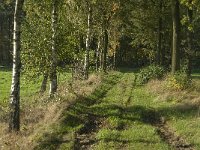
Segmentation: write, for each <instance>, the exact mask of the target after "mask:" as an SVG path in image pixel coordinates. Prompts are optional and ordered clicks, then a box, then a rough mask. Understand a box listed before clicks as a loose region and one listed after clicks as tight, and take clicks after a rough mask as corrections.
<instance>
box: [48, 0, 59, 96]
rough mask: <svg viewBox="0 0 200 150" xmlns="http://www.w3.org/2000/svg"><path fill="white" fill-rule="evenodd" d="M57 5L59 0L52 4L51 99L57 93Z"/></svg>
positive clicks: (54, 0)
mask: <svg viewBox="0 0 200 150" xmlns="http://www.w3.org/2000/svg"><path fill="white" fill-rule="evenodd" d="M57 4H58V0H53V4H52V48H51V52H52V54H51V70H50V76H49V78H50V90H49V93H50V97H51V96H53V95H54V94H55V92H56V91H57V54H56V51H57V49H56V27H57V19H58V16H57V15H58V14H57V13H58V12H57V8H58V7H57Z"/></svg>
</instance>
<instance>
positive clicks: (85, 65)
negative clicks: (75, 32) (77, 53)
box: [84, 6, 92, 79]
mask: <svg viewBox="0 0 200 150" xmlns="http://www.w3.org/2000/svg"><path fill="white" fill-rule="evenodd" d="M91 15H92V11H91V7H90V6H89V8H88V19H87V21H88V22H87V23H88V24H87V26H88V29H87V37H86V51H85V61H84V78H85V79H88V75H89V52H90V38H91V37H90V36H91Z"/></svg>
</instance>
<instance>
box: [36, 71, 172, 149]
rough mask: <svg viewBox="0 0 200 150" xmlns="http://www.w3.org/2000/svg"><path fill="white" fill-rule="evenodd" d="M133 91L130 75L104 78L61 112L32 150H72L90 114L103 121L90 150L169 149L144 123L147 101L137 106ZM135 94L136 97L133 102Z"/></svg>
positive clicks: (131, 74)
mask: <svg viewBox="0 0 200 150" xmlns="http://www.w3.org/2000/svg"><path fill="white" fill-rule="evenodd" d="M133 88H134V74H133V73H126V74H124V75H123V76H122V74H119V73H117V74H112V75H108V76H106V77H105V78H104V80H103V82H102V84H101V85H100V86H99V87H98V88H97V89H96V90H95V91H94V92H93V93H92V94H91V95H89V96H88V97H86V98H84V99H82V100H80V101H77V103H76V104H74V105H73V106H71V107H70V108H68V109H66V110H64V112H63V113H62V119H61V121H60V122H59V123H57V124H55V125H54V126H53V127H52V128H51V129H50V130H49V131H47V132H46V133H45V134H44V135H42V136H40V137H38V141H39V145H38V146H37V147H36V149H59V148H60V149H73V147H74V146H75V143H74V142H75V139H74V138H75V133H76V132H77V131H79V130H80V129H82V128H83V127H84V125H85V124H87V122H88V121H89V116H90V115H95V116H98V117H99V118H101V119H103V123H102V124H103V125H102V126H101V128H100V129H99V130H98V131H96V135H95V139H96V143H95V144H94V145H93V149H97V150H98V149H99V150H106V149H109V150H110V149H113V150H114V149H136V150H138V149H146V150H155V149H157V150H168V149H170V148H169V147H168V145H167V144H166V143H164V142H163V141H162V140H161V139H160V137H159V136H158V135H157V134H156V130H155V128H154V127H153V126H151V125H150V124H148V123H144V117H145V114H146V113H148V111H149V109H150V108H149V102H147V103H146V101H145V100H144V99H143V102H145V104H144V103H138V101H140V100H141V99H140V98H141V97H140V96H141V95H140V93H138V94H136V93H135V92H137V91H135V90H133ZM138 92H139V91H138ZM135 95H138V99H137V100H136V101H135V98H136V97H135ZM143 98H146V97H145V96H144V97H143ZM140 104H141V105H140ZM52 131H53V132H52ZM50 133H51V134H50ZM47 135H48V136H47ZM66 139H67V140H66Z"/></svg>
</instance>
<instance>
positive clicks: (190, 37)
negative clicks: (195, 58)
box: [187, 0, 193, 77]
mask: <svg viewBox="0 0 200 150" xmlns="http://www.w3.org/2000/svg"><path fill="white" fill-rule="evenodd" d="M190 4H191V0H190ZM187 15H188V19H189V24H192V22H193V10H192V9H190V8H189V7H188V9H187ZM187 41H188V52H187V57H188V58H187V59H188V62H187V74H188V77H190V76H191V72H192V54H193V52H192V51H193V47H192V45H193V33H192V31H191V30H189V29H188V31H187Z"/></svg>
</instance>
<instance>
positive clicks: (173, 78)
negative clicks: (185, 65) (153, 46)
mask: <svg viewBox="0 0 200 150" xmlns="http://www.w3.org/2000/svg"><path fill="white" fill-rule="evenodd" d="M165 83H166V86H167V88H169V89H173V90H184V89H187V88H189V87H191V85H192V80H191V78H189V77H188V76H187V74H186V73H185V72H177V73H175V74H174V75H172V74H170V75H168V76H167V78H166V81H165Z"/></svg>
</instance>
